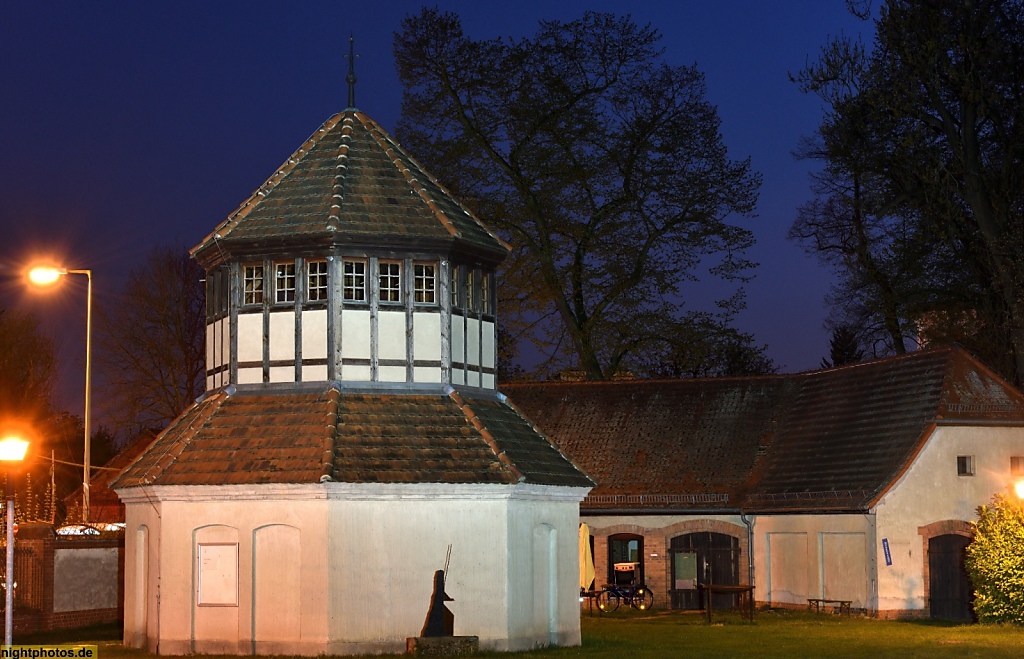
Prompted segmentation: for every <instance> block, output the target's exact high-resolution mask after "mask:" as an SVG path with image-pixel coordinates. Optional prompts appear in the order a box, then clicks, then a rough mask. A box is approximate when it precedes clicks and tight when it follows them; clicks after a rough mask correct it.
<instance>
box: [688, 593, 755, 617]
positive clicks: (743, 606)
mask: <svg viewBox="0 0 1024 659" xmlns="http://www.w3.org/2000/svg"><path fill="white" fill-rule="evenodd" d="M697 588H699V589H700V590H701V591H703V593H704V595H703V597H704V613H705V615H706V616H707V620H708V624H710V623H711V602H712V600H713V598H712V597H711V596H712V594H721V593H728V594H736V595H739V596H740V601H739V605H740V606H739V608H740V615H742V616H743V617H745V618H747V619H748V620H750V622H754V587H753V586H726V585H723V584H711V583H705V584H697Z"/></svg>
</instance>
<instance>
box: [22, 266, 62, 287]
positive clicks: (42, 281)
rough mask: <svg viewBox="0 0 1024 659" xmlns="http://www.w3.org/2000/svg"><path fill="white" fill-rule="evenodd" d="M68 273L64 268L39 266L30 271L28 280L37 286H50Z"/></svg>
mask: <svg viewBox="0 0 1024 659" xmlns="http://www.w3.org/2000/svg"><path fill="white" fill-rule="evenodd" d="M67 273H68V271H67V270H65V269H64V268H52V267H48V266H37V267H35V268H32V269H31V270H29V273H28V278H29V281H31V282H32V283H33V284H36V285H37V286H49V285H50V284H53V283H54V282H56V281H57V280H58V279H60V278H61V277H62V276H64V275H66V274H67Z"/></svg>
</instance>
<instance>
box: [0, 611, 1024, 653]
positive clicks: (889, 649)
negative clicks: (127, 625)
mask: <svg viewBox="0 0 1024 659" xmlns="http://www.w3.org/2000/svg"><path fill="white" fill-rule="evenodd" d="M582 624H583V647H582V648H555V649H551V650H538V651H535V652H526V653H522V654H517V655H515V656H517V657H518V656H531V657H538V658H542V659H556V658H558V657H578V656H586V657H594V658H595V659H600V658H603V657H607V658H608V659H638V658H643V657H673V658H674V657H787V658H792V657H830V658H831V657H870V658H871V659H878V658H879V657H901V658H902V657H929V658H931V657H957V658H960V657H1014V658H1017V657H1024V628H1019V627H1013V626H1001V625H998V626H997V625H953V624H945V623H938V622H926V621H922V622H894V621H880V620H873V619H870V618H862V617H858V616H853V617H850V618H847V617H840V616H836V615H831V614H810V613H803V612H793V611H780V612H774V611H758V613H757V615H756V617H755V619H754V623H753V624H751V623H750V622H747V621H746V620H742V619H740V618H739V617H738V616H736V615H735V614H733V613H732V612H726V613H725V614H724V615H721V616H718V614H716V620H715V623H714V624H712V625H707V624H705V623H704V618H703V616H701V615H698V614H695V613H679V612H664V611H657V610H656V611H653V612H646V613H639V612H636V611H630V610H620V611H616V612H615V613H612V614H603V615H599V614H595V615H593V616H591V615H588V614H587V613H584V615H583V618H582ZM118 639H119V634H118V632H117V630H116V628H114V627H96V628H92V629H86V630H78V631H73V632H60V633H52V634H41V635H35V636H25V637H19V638H16V639H15V643H25V644H28V643H90V644H95V645H98V646H99V655H100V658H101V659H121V658H123V659H146V658H148V657H150V656H151V655H149V654H147V653H145V652H141V651H139V650H128V649H125V648H122V647H121V645H120V642H119V641H118ZM483 656H491V657H508V656H509V655H508V654H502V653H488V654H485V655H483Z"/></svg>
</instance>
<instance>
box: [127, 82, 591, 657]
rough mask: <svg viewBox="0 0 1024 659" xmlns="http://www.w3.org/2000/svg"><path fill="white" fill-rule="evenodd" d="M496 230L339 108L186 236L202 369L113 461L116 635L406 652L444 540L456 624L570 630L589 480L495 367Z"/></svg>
mask: <svg viewBox="0 0 1024 659" xmlns="http://www.w3.org/2000/svg"><path fill="white" fill-rule="evenodd" d="M352 78H354V76H352ZM350 84H351V83H350ZM350 105H352V101H351V88H350ZM507 253H508V247H507V245H505V244H504V243H503V242H502V240H501V239H500V238H499V237H498V236H497V235H495V234H494V233H493V232H491V231H490V230H488V229H487V227H486V226H484V224H483V223H481V222H480V221H479V220H478V219H476V218H475V217H474V216H473V215H472V214H471V213H469V212H468V211H467V210H466V209H465V208H463V207H462V206H461V205H459V204H458V203H457V202H456V201H455V200H454V199H453V198H452V197H451V196H450V195H449V194H448V193H447V192H446V191H445V190H444V188H443V187H441V186H440V185H439V184H438V183H437V181H436V180H434V179H433V178H432V177H431V176H430V175H429V174H427V173H426V172H425V171H424V170H423V168H422V167H420V166H419V165H418V164H417V163H416V161H415V160H413V158H411V157H410V156H409V155H408V154H407V153H405V152H404V151H403V150H402V149H401V147H400V146H399V145H398V144H396V143H395V142H394V141H393V140H392V139H391V138H390V137H389V136H388V135H387V133H386V132H385V131H384V130H383V129H382V128H381V127H380V126H379V125H378V124H377V123H375V122H374V121H373V120H372V119H370V118H369V117H367V116H366V115H365V114H363V113H362V112H360V111H358V110H356V109H354V108H352V107H350V108H349V109H347V110H345V111H343V112H341V113H339V114H336V115H334V116H333V117H331V118H330V119H328V121H327V122H326V123H324V124H323V126H321V127H320V128H319V129H318V130H317V131H316V132H315V133H314V134H313V136H312V137H310V138H309V139H308V140H306V142H305V143H304V144H303V145H302V146H301V147H300V148H299V149H298V150H297V151H295V152H294V153H293V154H292V156H291V157H290V158H288V160H287V161H286V162H285V163H284V164H283V165H282V166H281V167H280V168H279V169H278V170H277V171H276V172H275V173H274V174H273V176H271V177H270V178H269V179H268V180H267V181H266V182H265V183H264V184H263V185H262V186H260V188H259V189H258V190H257V191H256V192H255V193H254V194H253V195H252V196H251V197H250V198H249V199H247V200H246V201H245V202H244V203H243V204H242V205H241V206H240V207H239V209H238V210H236V211H235V212H234V213H232V214H231V215H230V216H229V217H228V218H227V219H226V220H225V221H224V222H222V223H221V224H220V225H219V226H218V227H217V228H216V229H215V230H214V231H213V232H212V233H210V234H209V235H208V236H206V237H205V238H204V239H203V240H202V242H200V244H199V245H197V246H196V247H195V248H194V249H193V250H192V254H193V255H194V256H195V258H196V259H197V260H198V261H199V263H201V264H202V265H203V267H204V268H205V269H206V272H207V331H206V339H207V352H206V362H207V378H206V393H205V395H204V396H203V397H202V398H201V399H200V400H198V401H197V402H196V403H195V405H193V406H192V407H191V408H190V409H188V410H186V411H185V412H183V413H182V415H181V416H179V417H178V418H177V419H176V420H175V421H173V422H172V423H171V425H170V426H169V427H168V428H167V429H165V430H164V431H163V432H162V433H160V435H159V436H157V438H156V439H155V440H154V441H153V443H152V444H151V445H150V446H149V447H148V448H147V449H146V450H145V451H143V452H142V454H141V455H140V456H139V457H138V458H137V459H136V460H135V461H134V462H133V463H132V464H131V465H129V466H128V467H127V468H126V469H125V470H124V471H123V472H122V473H121V474H120V476H118V478H117V479H116V480H115V481H114V483H112V487H113V488H114V489H115V491H116V492H117V493H118V495H119V496H120V497H121V500H122V501H123V502H124V504H125V519H126V540H125V586H124V587H125V608H124V611H125V623H124V624H125V627H124V640H125V644H126V645H128V646H130V647H144V648H147V649H149V650H150V651H152V652H157V653H160V654H191V653H229V654H268V653H271V654H289V655H291V654H300V655H320V654H361V653H378V652H399V651H402V650H403V649H404V648H405V640H406V638H408V637H412V636H417V635H418V634H419V633H420V630H421V629H422V627H423V622H424V618H425V615H426V612H427V607H428V603H429V601H430V596H431V592H432V590H433V583H434V582H433V574H434V572H435V571H436V570H438V569H440V568H441V567H442V566H443V564H444V560H445V557H446V555H449V552H450V568H449V571H448V574H447V581H446V583H445V590H446V592H447V593H448V594H449V595H450V596H451V597H453V598H454V601H453V602H449V604H448V606H449V608H450V609H451V610H452V611H453V613H454V616H455V623H454V631H455V634H457V635H466V636H477V637H478V638H479V642H480V646H481V647H482V648H488V649H496V650H521V649H528V648H532V647H536V646H539V645H550V644H557V645H578V644H579V643H580V624H579V623H580V620H579V605H578V599H577V598H578V587H579V582H578V578H579V561H578V557H579V553H578V546H577V538H578V526H579V502H580V501H581V500H582V499H583V497H584V496H586V494H587V492H589V490H590V488H591V487H592V486H593V482H592V481H591V480H590V479H589V478H588V477H587V476H586V475H585V474H583V473H582V472H581V471H580V470H578V469H577V468H576V467H575V465H573V463H572V462H571V461H570V460H569V459H568V458H567V457H566V456H565V455H563V454H562V453H561V452H560V451H559V450H558V449H557V448H556V447H555V446H554V445H552V444H551V443H550V442H548V441H547V439H546V438H545V437H544V436H543V435H542V434H541V433H540V432H539V431H538V430H537V428H535V427H534V426H533V424H532V423H530V421H529V420H528V419H526V418H525V417H524V416H523V415H522V413H521V412H520V411H519V410H518V409H517V408H515V407H514V406H513V405H512V404H511V403H510V402H509V401H508V400H507V399H506V398H505V396H503V395H502V394H501V393H500V392H498V391H497V390H496V383H495V357H496V354H495V353H496V345H495V343H496V341H495V337H496V325H495V317H496V312H495V295H494V292H495V282H494V270H495V268H496V267H497V265H498V264H499V263H500V262H501V260H502V259H503V258H504V257H505V256H506V255H507Z"/></svg>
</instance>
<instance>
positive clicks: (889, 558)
mask: <svg viewBox="0 0 1024 659" xmlns="http://www.w3.org/2000/svg"><path fill="white" fill-rule="evenodd" d="M882 551H884V552H885V564H886V565H892V554H890V553H889V538H882Z"/></svg>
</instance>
